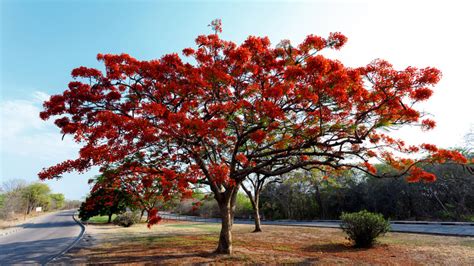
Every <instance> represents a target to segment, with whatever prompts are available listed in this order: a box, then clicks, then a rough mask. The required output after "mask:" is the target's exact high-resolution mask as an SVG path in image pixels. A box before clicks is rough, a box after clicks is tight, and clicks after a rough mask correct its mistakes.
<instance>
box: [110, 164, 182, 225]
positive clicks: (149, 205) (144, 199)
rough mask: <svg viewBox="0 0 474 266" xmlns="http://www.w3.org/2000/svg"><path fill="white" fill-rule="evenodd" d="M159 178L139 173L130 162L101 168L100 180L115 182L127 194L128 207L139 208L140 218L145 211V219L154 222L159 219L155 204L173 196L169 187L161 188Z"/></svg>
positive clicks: (118, 188) (117, 187)
mask: <svg viewBox="0 0 474 266" xmlns="http://www.w3.org/2000/svg"><path fill="white" fill-rule="evenodd" d="M160 179H161V178H160V176H155V175H153V174H149V173H147V172H145V173H141V171H140V169H136V168H133V167H130V164H129V163H126V164H123V165H121V166H119V167H118V168H109V169H102V180H101V182H102V183H109V184H116V189H117V190H120V191H121V193H122V194H124V195H127V198H128V207H130V208H131V209H139V210H141V215H140V220H141V218H142V217H143V214H144V212H145V211H146V212H147V221H149V222H150V223H155V222H157V221H159V220H160V218H159V217H157V216H156V213H157V210H156V206H157V205H158V204H160V203H162V202H164V201H168V200H170V199H171V197H172V196H173V195H172V194H170V193H169V191H170V189H169V188H168V189H166V190H163V185H162V182H161V180H160ZM180 196H183V195H180ZM185 196H188V195H185ZM189 196H190V195H189ZM150 214H151V215H150ZM150 219H152V220H150Z"/></svg>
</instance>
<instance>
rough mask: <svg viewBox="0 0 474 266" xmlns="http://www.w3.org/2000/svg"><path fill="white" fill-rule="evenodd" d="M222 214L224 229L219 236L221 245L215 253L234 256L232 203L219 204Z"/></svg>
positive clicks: (222, 228)
mask: <svg viewBox="0 0 474 266" xmlns="http://www.w3.org/2000/svg"><path fill="white" fill-rule="evenodd" d="M219 208H220V212H221V220H222V227H221V233H220V235H219V244H218V245H217V249H216V251H215V253H218V254H232V208H231V206H230V201H229V202H227V203H222V204H221V203H219Z"/></svg>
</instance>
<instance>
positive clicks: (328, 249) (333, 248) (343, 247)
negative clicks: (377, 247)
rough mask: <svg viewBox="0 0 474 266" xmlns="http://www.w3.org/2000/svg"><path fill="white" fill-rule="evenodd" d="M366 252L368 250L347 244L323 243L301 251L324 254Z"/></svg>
mask: <svg viewBox="0 0 474 266" xmlns="http://www.w3.org/2000/svg"><path fill="white" fill-rule="evenodd" d="M364 250H368V248H356V247H354V246H352V245H350V244H349V243H324V244H314V245H310V246H306V247H304V248H303V251H306V252H325V253H340V252H359V251H364Z"/></svg>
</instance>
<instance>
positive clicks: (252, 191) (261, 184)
mask: <svg viewBox="0 0 474 266" xmlns="http://www.w3.org/2000/svg"><path fill="white" fill-rule="evenodd" d="M247 181H248V182H247V183H248V184H246V183H245V182H244V183H242V184H241V186H242V189H243V190H244V191H245V193H246V194H247V196H248V198H249V200H250V203H251V204H252V209H253V212H254V214H253V217H254V221H255V229H254V230H253V231H254V232H261V231H262V228H261V222H260V193H261V192H262V190H263V189H264V188H265V185H267V184H270V183H274V182H281V180H280V178H279V177H273V178H272V177H269V176H264V175H260V174H255V175H249V176H248V177H247ZM249 187H251V188H249Z"/></svg>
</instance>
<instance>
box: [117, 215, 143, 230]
mask: <svg viewBox="0 0 474 266" xmlns="http://www.w3.org/2000/svg"><path fill="white" fill-rule="evenodd" d="M139 220H140V217H139V216H138V215H137V214H136V213H132V212H126V213H123V214H120V215H118V216H117V217H116V218H115V219H114V224H115V225H120V226H123V227H129V226H131V225H133V224H135V223H138V222H139Z"/></svg>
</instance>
